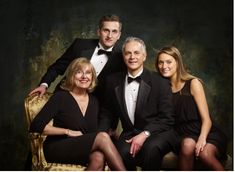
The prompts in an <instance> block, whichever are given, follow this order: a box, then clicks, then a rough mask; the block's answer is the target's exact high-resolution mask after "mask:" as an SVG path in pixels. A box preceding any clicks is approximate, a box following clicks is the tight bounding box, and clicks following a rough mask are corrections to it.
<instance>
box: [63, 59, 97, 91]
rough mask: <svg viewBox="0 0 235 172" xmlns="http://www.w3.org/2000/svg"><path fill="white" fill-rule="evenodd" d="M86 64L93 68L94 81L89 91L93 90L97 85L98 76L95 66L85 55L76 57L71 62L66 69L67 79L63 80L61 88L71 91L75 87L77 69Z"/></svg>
mask: <svg viewBox="0 0 235 172" xmlns="http://www.w3.org/2000/svg"><path fill="white" fill-rule="evenodd" d="M84 66H89V67H90V68H91V72H92V82H91V85H90V87H89V88H88V92H92V91H93V90H94V89H95V87H96V83H97V77H96V72H95V68H94V66H93V65H92V64H91V63H90V61H89V60H88V59H87V58H85V57H79V58H76V59H74V60H73V61H72V62H71V63H70V65H69V66H68V69H67V70H66V73H65V80H64V81H63V83H62V85H61V88H63V89H65V90H68V91H71V90H72V89H73V88H74V87H75V82H74V77H75V75H76V73H77V71H79V70H81V69H82V68H84Z"/></svg>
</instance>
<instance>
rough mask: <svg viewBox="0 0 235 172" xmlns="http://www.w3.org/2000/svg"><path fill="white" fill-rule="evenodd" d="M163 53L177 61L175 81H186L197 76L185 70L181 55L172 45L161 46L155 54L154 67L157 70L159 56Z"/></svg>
mask: <svg viewBox="0 0 235 172" xmlns="http://www.w3.org/2000/svg"><path fill="white" fill-rule="evenodd" d="M163 53H164V54H168V55H170V56H172V57H173V58H174V59H175V61H176V63H177V70H176V72H177V82H179V81H187V80H190V79H194V78H197V77H195V76H193V75H191V74H190V73H189V72H188V71H187V70H186V68H185V66H184V64H183V59H182V56H181V54H180V51H179V50H178V49H177V48H176V47H174V46H169V47H163V48H162V49H160V50H158V52H157V56H156V61H155V67H156V69H157V71H158V72H159V68H158V62H159V56H160V55H161V54H163ZM159 73H160V72H159ZM197 79H199V78H197ZM199 80H200V79H199Z"/></svg>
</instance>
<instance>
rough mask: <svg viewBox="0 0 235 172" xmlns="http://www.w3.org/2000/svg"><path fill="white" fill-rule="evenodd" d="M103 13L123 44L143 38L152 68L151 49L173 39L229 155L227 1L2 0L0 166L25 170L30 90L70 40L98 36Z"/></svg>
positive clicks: (229, 13) (230, 42)
mask: <svg viewBox="0 0 235 172" xmlns="http://www.w3.org/2000/svg"><path fill="white" fill-rule="evenodd" d="M107 13H115V14H117V15H119V16H120V17H121V19H122V20H123V31H122V38H121V42H122V41H123V40H124V39H125V38H126V37H127V36H137V37H140V38H142V39H143V40H144V41H145V42H146V44H147V47H148V61H147V63H146V66H147V67H148V68H151V69H154V68H153V67H154V64H153V62H154V54H155V53H154V49H158V48H160V47H162V46H165V45H171V44H174V45H175V46H177V47H178V48H179V49H180V50H181V51H182V53H183V58H184V61H185V62H186V64H187V66H188V68H189V69H190V70H191V72H192V73H193V74H195V75H197V76H199V77H201V78H202V79H203V80H204V82H205V89H206V92H207V98H208V103H209V106H210V113H211V115H212V116H213V117H214V118H215V120H216V121H217V122H218V123H219V124H220V125H221V126H222V127H223V129H224V131H225V132H226V133H227V135H228V137H229V138H230V144H229V154H230V155H232V154H233V1H232V0H18V1H17V0H15V1H14V0H0V19H1V20H0V21H1V27H0V31H1V32H0V38H1V46H0V61H1V74H2V83H1V108H0V114H1V118H0V155H1V161H0V170H24V163H25V160H26V157H27V153H28V150H29V143H28V140H27V125H26V118H25V115H24V109H23V100H24V98H25V97H26V96H27V94H28V92H29V91H30V90H31V89H32V88H34V87H36V86H37V84H38V82H39V80H40V79H41V77H42V75H43V74H44V72H45V71H46V69H47V67H48V66H49V65H50V64H51V63H53V61H55V60H56V59H57V58H58V57H59V56H60V55H61V54H62V53H63V52H64V51H65V49H66V48H67V47H68V46H69V45H70V44H71V43H72V41H73V39H74V38H75V37H84V38H93V37H96V28H97V22H98V19H99V18H100V17H101V16H102V15H104V14H107ZM53 87H54V85H52V87H51V88H50V90H51V91H52V90H53ZM232 156H233V155H232Z"/></svg>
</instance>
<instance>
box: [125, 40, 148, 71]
mask: <svg viewBox="0 0 235 172" xmlns="http://www.w3.org/2000/svg"><path fill="white" fill-rule="evenodd" d="M123 58H124V62H125V63H126V65H127V68H128V71H129V72H130V73H131V74H132V75H133V76H135V75H136V74H137V73H138V72H140V71H141V70H142V69H143V67H144V61H145V60H146V53H145V52H144V50H143V47H142V45H141V44H140V43H139V42H137V41H130V42H128V43H126V45H125V48H124V51H123Z"/></svg>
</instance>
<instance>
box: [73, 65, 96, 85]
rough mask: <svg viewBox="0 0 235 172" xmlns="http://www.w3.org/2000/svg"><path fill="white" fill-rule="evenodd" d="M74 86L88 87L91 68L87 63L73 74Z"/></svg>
mask: <svg viewBox="0 0 235 172" xmlns="http://www.w3.org/2000/svg"><path fill="white" fill-rule="evenodd" d="M74 82H75V86H76V87H77V88H83V89H88V88H89V87H90V85H91V83H92V70H91V67H90V66H89V65H85V66H84V67H83V68H82V69H80V70H78V71H77V72H76V74H75V76H74Z"/></svg>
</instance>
